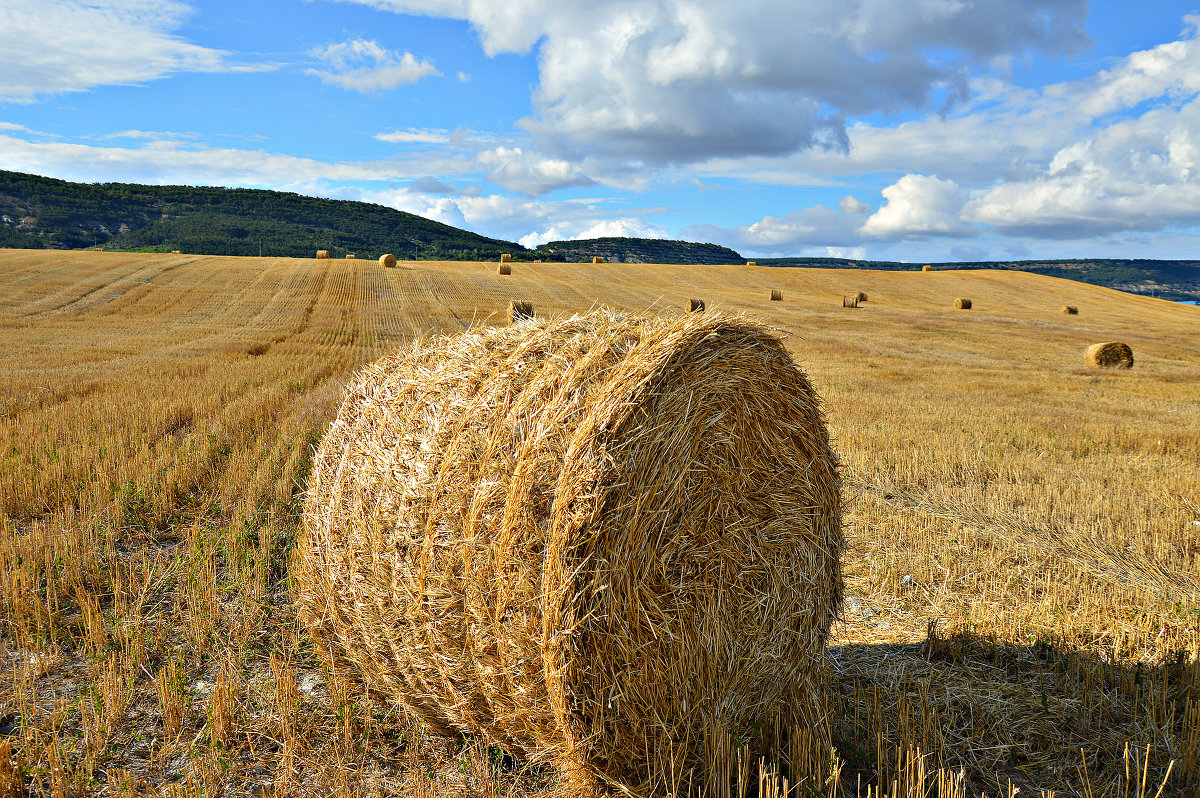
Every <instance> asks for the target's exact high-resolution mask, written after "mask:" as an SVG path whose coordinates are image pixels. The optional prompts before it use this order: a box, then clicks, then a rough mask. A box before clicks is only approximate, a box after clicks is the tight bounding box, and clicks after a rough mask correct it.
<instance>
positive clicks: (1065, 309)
mask: <svg viewBox="0 0 1200 798" xmlns="http://www.w3.org/2000/svg"><path fill="white" fill-rule="evenodd" d="M1058 310H1059V312H1060V313H1066V314H1067V315H1068V316H1078V315H1079V308H1077V307H1075V306H1074V305H1063V306H1062V307H1061V308H1059V309H1058Z"/></svg>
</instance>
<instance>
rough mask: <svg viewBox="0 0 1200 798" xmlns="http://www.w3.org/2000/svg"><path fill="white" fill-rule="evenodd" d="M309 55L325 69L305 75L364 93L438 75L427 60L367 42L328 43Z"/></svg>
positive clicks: (370, 41) (311, 70)
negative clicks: (325, 66)
mask: <svg viewBox="0 0 1200 798" xmlns="http://www.w3.org/2000/svg"><path fill="white" fill-rule="evenodd" d="M312 55H313V56H315V57H316V58H317V59H319V60H320V61H323V62H325V63H326V64H327V65H328V67H327V68H326V69H308V70H305V71H306V72H307V73H308V74H310V75H315V76H317V77H318V78H320V79H321V81H322V82H323V83H328V84H330V85H332V86H341V87H342V88H343V89H351V90H353V91H359V92H363V93H364V94H367V93H370V92H375V91H379V90H381V89H394V88H396V87H397V86H402V85H404V84H406V83H416V82H417V81H418V80H420V79H421V78H424V77H428V76H430V75H440V74H441V73H440V72H438V70H437V68H436V67H434V65H433V64H431V63H430V62H429V61H422V60H419V59H418V58H417V57H416V56H415V55H413V54H412V53H398V52H395V51H393V50H388V49H386V48H384V47H382V46H381V45H380V44H379V42H376V41H373V40H369V39H351V40H350V41H345V42H340V43H338V44H327V45H325V46H323V47H318V48H316V49H314V50H313V51H312ZM385 135H386V134H385Z"/></svg>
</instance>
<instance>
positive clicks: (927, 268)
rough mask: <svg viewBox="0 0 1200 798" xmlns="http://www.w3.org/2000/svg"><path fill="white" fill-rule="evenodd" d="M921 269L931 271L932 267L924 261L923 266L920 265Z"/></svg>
mask: <svg viewBox="0 0 1200 798" xmlns="http://www.w3.org/2000/svg"><path fill="white" fill-rule="evenodd" d="M921 271H923V272H931V271H933V267H932V266H930V265H929V264H928V263H926V264H925V265H924V266H922V267H921Z"/></svg>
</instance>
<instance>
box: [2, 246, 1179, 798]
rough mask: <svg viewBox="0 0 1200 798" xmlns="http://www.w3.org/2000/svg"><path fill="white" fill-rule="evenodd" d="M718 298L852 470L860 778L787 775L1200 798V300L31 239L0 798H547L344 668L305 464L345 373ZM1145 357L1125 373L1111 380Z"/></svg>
mask: <svg viewBox="0 0 1200 798" xmlns="http://www.w3.org/2000/svg"><path fill="white" fill-rule="evenodd" d="M774 289H778V290H781V291H782V292H783V297H784V299H783V301H771V291H772V290H774ZM859 291H861V292H863V293H865V294H866V295H867V297H868V300H867V301H865V302H863V303H861V306H860V307H859V308H843V307H842V306H841V305H842V302H841V301H840V299H841V298H842V297H844V296H847V295H853V294H855V293H856V292H859ZM958 297H963V298H969V299H971V301H972V309H971V310H956V309H955V308H954V301H955V299H956V298H958ZM693 298H698V299H702V300H704V302H705V303H706V306H707V308H708V309H709V310H710V311H711V310H722V311H733V312H745V313H749V314H751V315H753V316H755V317H758V318H760V319H763V320H766V321H767V322H768V323H770V324H772V325H774V326H776V327H778V328H779V329H780V330H781V331H784V332H786V333H788V334H789V337H788V339H787V344H788V347H789V349H790V350H791V351H792V353H793V355H794V356H795V358H796V360H797V361H798V362H799V363H800V365H801V366H802V368H803V369H804V370H805V371H806V372H807V373H808V375H809V377H810V378H811V380H812V381H813V383H814V385H815V387H816V388H817V390H818V391H819V393H820V395H821V397H822V400H823V404H824V409H825V413H826V417H827V420H828V422H829V426H830V431H831V434H832V438H833V443H834V448H835V449H836V450H837V452H838V454H839V456H840V457H841V459H842V464H843V468H844V472H843V476H844V490H845V526H846V534H847V539H848V548H847V551H846V552H845V555H844V558H843V567H844V570H845V575H846V580H847V600H846V603H845V607H844V609H843V616H844V617H843V620H842V622H840V623H839V624H837V625H836V626H835V628H834V634H833V639H832V640H831V648H830V652H829V658H830V665H831V667H830V674H829V676H828V678H827V680H826V681H827V695H826V698H827V701H828V712H829V717H830V730H831V734H832V737H833V741H834V744H835V745H836V746H837V759H836V760H833V759H831V758H829V757H828V756H826V755H823V754H820V753H812V752H810V755H803V756H798V757H796V758H798V759H804V758H805V757H806V756H807V757H808V759H810V760H811V761H810V762H809V766H810V768H809V769H810V770H819V771H821V772H822V773H823V774H825V779H824V783H822V784H819V785H815V786H814V785H811V784H810V785H807V786H806V789H807V788H808V787H813V788H814V789H816V790H817V791H818V792H825V793H833V792H838V791H841V792H844V793H848V794H854V793H855V792H856V791H865V790H866V789H867V785H868V784H872V785H878V786H879V788H880V789H882V791H883V793H882V794H884V795H899V794H901V793H907V791H908V790H909V788H911V787H914V786H915V785H917V784H918V783H921V784H923V785H925V787H927V788H928V789H929V790H932V791H934V793H937V792H938V791H939V790H940V794H942V795H962V794H978V793H980V792H984V791H986V792H987V793H988V794H991V795H997V794H1001V795H1004V794H1008V793H1009V791H1010V790H1011V788H1012V786H1014V785H1015V786H1019V787H1021V788H1022V791H1023V794H1029V793H1033V794H1036V793H1037V792H1038V791H1039V790H1055V791H1056V792H1057V793H1058V794H1072V793H1079V794H1088V790H1089V789H1090V790H1091V791H1092V792H1093V793H1094V794H1095V795H1102V794H1110V793H1111V794H1118V793H1120V794H1124V790H1125V789H1126V787H1128V788H1129V789H1130V793H1131V794H1137V792H1138V790H1139V789H1144V791H1145V793H1146V794H1148V795H1151V796H1152V795H1154V793H1155V791H1156V790H1157V789H1158V787H1159V785H1160V783H1162V781H1163V779H1164V777H1165V778H1166V786H1165V788H1164V789H1163V792H1162V794H1163V795H1170V796H1194V795H1195V794H1196V793H1197V790H1200V663H1198V658H1200V487H1198V486H1200V389H1198V384H1200V334H1198V333H1200V309H1197V308H1195V307H1188V306H1183V305H1178V304H1174V303H1170V302H1165V301H1160V300H1155V299H1150V298H1146V297H1138V296H1132V295H1129V294H1123V293H1120V292H1116V291H1111V290H1108V289H1103V288H1098V287H1094V286H1089V285H1084V284H1080V283H1073V282H1069V281H1064V280H1057V279H1054V278H1049V277H1041V276H1036V275H1029V274H1022V273H1013V272H991V271H933V272H873V271H843V270H821V269H771V268H766V267H755V266H742V265H738V266H722V267H713V266H652V265H638V264H603V263H601V264H541V263H534V264H529V263H513V264H512V274H511V275H507V276H501V275H498V274H497V273H496V264H494V263H436V262H418V263H405V262H401V263H400V264H399V265H398V267H397V268H389V269H385V268H381V267H380V266H379V265H378V264H377V263H375V262H373V261H368V260H358V261H345V260H320V261H318V260H314V259H275V258H222V257H209V256H189V255H176V254H172V255H144V254H122V253H98V252H52V251H21V250H0V621H2V622H3V627H2V629H0V655H3V672H2V673H0V787H3V786H4V785H8V784H14V783H16V782H18V781H23V782H24V783H25V785H26V786H27V787H28V788H30V789H33V790H34V791H36V792H38V793H39V794H52V795H73V794H112V795H148V794H171V795H200V794H202V793H203V794H206V795H213V794H221V793H222V792H228V793H230V794H245V795H259V794H263V793H264V791H265V794H267V795H292V794H312V795H328V794H335V795H371V794H379V795H441V794H447V793H449V794H461V795H488V796H490V795H550V794H554V793H555V789H556V787H555V784H554V778H553V775H552V774H550V773H548V772H544V771H540V770H534V771H526V770H523V769H522V768H521V766H520V763H516V764H515V765H514V764H513V763H511V762H510V761H508V760H506V759H504V758H503V757H501V756H500V755H499V754H498V752H495V751H490V752H489V751H488V750H487V749H485V748H483V747H482V746H479V745H475V744H472V743H470V742H469V741H468V742H466V743H454V742H449V741H443V740H440V739H438V738H434V737H431V736H429V735H428V734H427V733H425V732H424V731H423V730H422V729H421V728H420V727H419V726H418V725H416V724H414V723H412V722H410V721H408V720H407V719H405V718H402V717H398V716H397V715H396V713H395V712H394V711H389V710H388V709H387V708H386V707H383V706H380V705H373V704H371V703H370V702H369V701H368V700H367V699H366V698H365V697H364V696H361V695H359V693H358V692H357V690H356V689H355V688H354V687H353V686H352V685H351V684H350V683H349V682H348V681H347V680H345V679H343V678H339V677H338V676H336V675H330V674H327V673H325V672H324V671H323V670H322V668H321V665H320V664H319V662H318V661H317V659H316V658H315V656H314V655H313V654H312V650H311V643H310V642H309V641H308V640H307V638H306V636H305V635H304V634H303V633H302V632H301V631H300V629H299V627H298V626H297V624H296V621H295V618H294V615H293V611H292V607H291V602H290V598H289V594H288V581H287V574H288V554H289V552H290V550H291V545H292V541H293V536H294V533H295V530H296V526H297V523H298V514H299V507H300V497H301V495H302V492H303V485H304V481H305V479H306V476H307V470H308V468H309V464H310V458H311V453H312V447H313V445H314V444H315V443H316V442H317V441H318V440H319V439H320V436H321V434H322V432H323V431H324V429H325V427H326V425H327V424H328V423H329V421H330V420H332V418H333V416H334V414H335V413H336V411H337V406H338V402H339V399H340V395H341V391H342V387H343V385H344V384H345V382H346V381H347V380H348V379H349V377H350V376H351V374H352V373H353V372H354V371H355V369H356V368H357V367H359V366H360V365H362V364H364V363H367V362H369V361H371V360H374V359H376V358H378V357H379V356H381V355H383V354H385V353H387V352H389V351H392V350H394V349H396V348H398V347H399V346H401V345H402V344H404V343H405V342H406V341H408V340H410V339H411V338H412V337H413V336H415V335H418V334H431V333H452V332H458V331H461V330H464V329H467V328H469V327H471V326H477V325H481V324H503V323H506V322H507V313H508V312H509V309H510V302H511V301H513V300H520V301H528V302H531V303H532V304H533V307H534V310H535V312H536V314H537V315H538V316H559V315H565V314H570V313H575V312H581V311H586V310H588V309H589V308H591V307H594V306H598V305H607V306H610V307H613V308H616V309H620V310H628V311H638V312H643V311H650V312H666V313H682V312H683V308H684V307H686V305H687V303H688V300H689V299H693ZM1063 305H1071V306H1075V307H1077V308H1078V310H1079V312H1078V315H1067V314H1065V313H1062V312H1061V311H1060V308H1061V307H1062V306H1063ZM1118 340H1119V341H1124V342H1126V343H1128V344H1129V345H1130V346H1131V347H1132V349H1133V353H1134V359H1135V365H1134V367H1133V369H1131V370H1128V371H1093V370H1089V369H1088V368H1087V367H1086V366H1085V364H1084V350H1085V349H1086V347H1087V346H1088V345H1090V344H1093V343H1098V342H1103V341H1118ZM918 748H919V750H920V753H921V758H918V756H917V754H916V753H915V751H916V749H918ZM1135 759H1136V763H1135V762H1134V760H1135ZM1172 762H1173V764H1172ZM748 767H749V769H750V771H752V776H751V778H750V780H751V781H754V782H755V784H757V779H758V770H759V768H760V765H759V764H757V763H755V764H753V765H752V766H750V765H748ZM762 767H769V765H763V766H762ZM838 767H840V768H841V770H840V775H839V776H837V777H836V778H835V777H834V775H833V774H834V771H835V770H836V768H838ZM1168 768H1170V771H1171V772H1170V775H1169V777H1167V771H1168ZM797 773H798V771H796V772H793V773H790V774H787V775H789V776H790V777H791V778H792V779H793V780H794V779H795V777H796V775H797ZM777 781H778V780H777ZM939 785H940V786H939ZM776 786H778V783H777V782H776ZM754 789H757V787H755V788H754ZM770 789H775V787H772V788H769V789H767V788H764V792H763V794H768V793H769V790H770ZM872 789H875V788H874V787H873V788H872ZM0 791H2V790H0ZM4 794H5V795H15V794H17V793H12V792H6V793H4ZM806 794H807V793H806ZM864 794H865V792H864ZM872 794H875V793H872Z"/></svg>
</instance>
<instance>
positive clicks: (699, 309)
mask: <svg viewBox="0 0 1200 798" xmlns="http://www.w3.org/2000/svg"><path fill="white" fill-rule="evenodd" d="M703 312H704V300H703V299H689V300H688V313H703Z"/></svg>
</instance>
